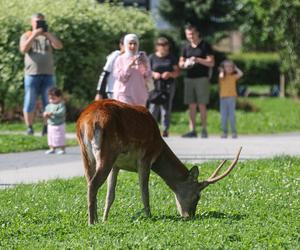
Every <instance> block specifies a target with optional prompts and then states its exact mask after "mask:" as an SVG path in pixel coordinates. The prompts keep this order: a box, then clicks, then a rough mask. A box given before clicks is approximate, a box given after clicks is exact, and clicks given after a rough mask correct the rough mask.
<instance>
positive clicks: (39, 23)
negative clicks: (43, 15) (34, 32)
mask: <svg viewBox="0 0 300 250" xmlns="http://www.w3.org/2000/svg"><path fill="white" fill-rule="evenodd" d="M36 28H37V29H39V28H42V29H43V31H44V32H47V31H48V25H47V23H46V21H45V20H37V21H36Z"/></svg>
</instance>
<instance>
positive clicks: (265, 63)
mask: <svg viewBox="0 0 300 250" xmlns="http://www.w3.org/2000/svg"><path fill="white" fill-rule="evenodd" d="M229 59H231V60H233V61H234V62H235V63H236V64H237V66H238V67H239V68H240V69H241V70H242V71H243V72H244V76H243V77H242V78H241V80H240V81H239V83H240V84H242V85H258V84H261V85H276V84H279V76H280V60H279V56H278V55H277V54H274V53H243V54H232V55H229Z"/></svg>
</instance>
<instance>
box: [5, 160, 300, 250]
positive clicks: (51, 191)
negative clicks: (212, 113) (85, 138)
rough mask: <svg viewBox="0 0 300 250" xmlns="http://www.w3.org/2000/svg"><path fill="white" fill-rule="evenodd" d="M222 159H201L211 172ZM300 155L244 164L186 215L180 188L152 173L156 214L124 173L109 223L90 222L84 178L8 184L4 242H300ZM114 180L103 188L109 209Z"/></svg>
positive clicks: (61, 245) (214, 245) (282, 245)
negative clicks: (146, 210) (177, 196)
mask: <svg viewBox="0 0 300 250" xmlns="http://www.w3.org/2000/svg"><path fill="white" fill-rule="evenodd" d="M215 165H216V163H206V164H202V165H201V166H200V169H201V171H200V173H201V176H200V177H199V179H201V180H203V179H205V178H207V177H208V176H209V175H210V174H211V172H212V170H213V169H214V166H215ZM299 172H300V159H299V158H290V157H281V158H275V159H272V160H257V161H247V162H242V163H239V164H238V166H237V167H236V169H235V170H234V171H233V172H232V173H231V174H230V175H229V176H228V177H226V178H225V179H224V180H222V181H220V182H218V183H217V184H214V185H212V186H210V187H208V188H207V189H206V190H204V191H203V193H202V198H201V201H200V203H199V205H198V209H197V215H196V217H195V218H194V219H191V220H183V219H181V218H180V217H179V216H178V213H177V211H176V208H175V201H174V195H173V193H172V192H171V191H170V190H169V189H168V188H167V186H166V185H165V184H164V183H163V182H162V180H161V179H160V178H159V177H157V176H156V175H155V174H152V175H151V177H150V200H151V208H152V215H153V216H152V218H145V217H144V216H143V214H141V213H140V212H141V208H142V203H141V199H140V193H139V187H138V179H137V175H136V174H134V173H129V172H121V173H120V175H119V179H118V185H117V193H116V195H117V196H116V201H115V203H114V204H113V206H112V209H111V212H110V217H109V220H108V222H106V223H101V222H100V223H98V224H96V225H95V226H93V227H89V226H88V225H87V212H86V211H87V210H86V209H87V204H86V183H85V180H84V178H83V177H82V178H75V179H71V180H57V181H49V182H46V183H40V184H37V185H20V186H17V187H15V188H11V189H6V190H1V191H0V201H1V209H0V239H1V240H0V248H1V249H15V248H17V249H89V248H91V249H134V248H138V249H299V240H300V230H299V229H300V220H299V211H300V203H299V195H300V180H299ZM105 190H106V187H103V188H101V190H100V192H99V194H98V198H99V199H98V212H99V215H100V216H101V213H102V212H103V209H102V208H103V205H104V204H103V202H104V197H105Z"/></svg>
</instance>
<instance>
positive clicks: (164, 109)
mask: <svg viewBox="0 0 300 250" xmlns="http://www.w3.org/2000/svg"><path fill="white" fill-rule="evenodd" d="M160 115H161V125H162V127H163V137H168V130H169V124H170V120H169V119H170V113H169V102H167V103H165V104H162V105H160Z"/></svg>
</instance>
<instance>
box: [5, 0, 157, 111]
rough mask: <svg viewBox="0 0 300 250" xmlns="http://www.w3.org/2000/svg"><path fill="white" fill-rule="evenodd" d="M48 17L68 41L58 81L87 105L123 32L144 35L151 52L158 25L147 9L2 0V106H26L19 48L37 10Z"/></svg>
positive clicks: (59, 53) (69, 0)
mask: <svg viewBox="0 0 300 250" xmlns="http://www.w3.org/2000/svg"><path fill="white" fill-rule="evenodd" d="M35 12H42V13H44V14H45V15H46V18H47V22H48V25H49V30H50V31H51V32H53V33H54V34H56V35H57V36H58V37H59V38H60V39H61V40H62V41H63V43H64V49H63V50H61V51H57V52H55V60H56V76H57V85H58V86H59V87H61V88H63V89H64V90H65V91H66V92H68V93H70V94H71V96H72V98H79V99H81V100H84V101H85V103H88V102H89V101H90V100H92V99H93V96H94V95H95V89H96V85H97V81H98V77H99V74H100V71H101V69H102V67H103V65H104V62H105V58H106V56H107V54H108V53H109V52H110V51H112V50H114V49H116V47H117V44H118V40H119V38H120V36H121V34H123V33H131V32H134V33H136V34H138V36H139V37H140V38H141V49H143V50H146V51H152V48H153V47H152V46H153V38H154V32H155V27H154V23H153V21H152V19H151V18H150V16H148V14H147V13H146V12H143V11H140V10H138V9H134V8H126V9H125V8H123V7H120V6H111V5H108V4H98V3H96V1H76V0H66V1H59V0H55V1H53V0H51V1H50V0H45V1H38V0H28V1H18V0H11V1H9V2H8V1H6V2H5V3H4V1H1V3H0V32H1V37H0V57H1V62H0V105H2V111H3V108H4V107H5V106H8V107H11V106H15V105H18V106H20V105H21V104H22V94H23V88H22V86H23V81H22V79H23V62H22V61H23V56H22V55H21V54H20V52H19V51H18V45H19V39H20V36H21V34H22V33H24V32H25V31H26V30H29V29H30V26H29V25H28V24H29V22H28V20H29V18H30V16H31V14H32V13H35Z"/></svg>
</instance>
